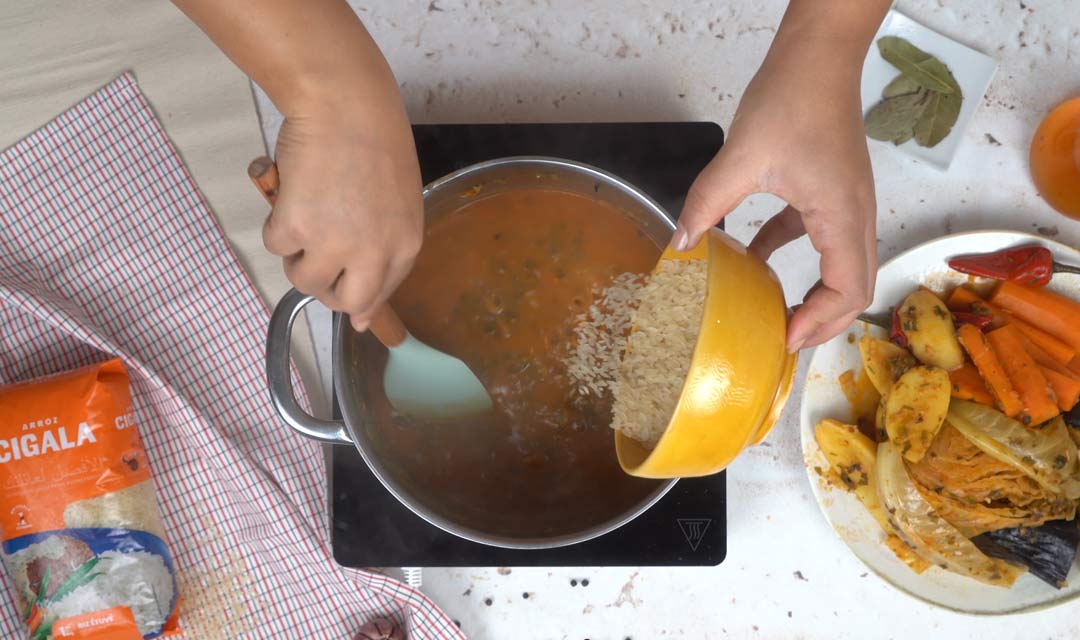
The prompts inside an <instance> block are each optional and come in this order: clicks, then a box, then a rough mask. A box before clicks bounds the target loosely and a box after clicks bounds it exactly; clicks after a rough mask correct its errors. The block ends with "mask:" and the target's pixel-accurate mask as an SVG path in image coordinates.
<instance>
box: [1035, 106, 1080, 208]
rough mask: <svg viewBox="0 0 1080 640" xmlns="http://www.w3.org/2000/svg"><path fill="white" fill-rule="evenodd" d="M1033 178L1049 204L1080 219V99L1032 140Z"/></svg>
mask: <svg viewBox="0 0 1080 640" xmlns="http://www.w3.org/2000/svg"><path fill="white" fill-rule="evenodd" d="M1030 158H1031V178H1032V180H1034V181H1035V188H1037V189H1038V190H1039V194H1040V195H1042V197H1043V199H1044V200H1046V202H1047V203H1049V205H1050V206H1051V207H1053V208H1055V209H1057V210H1058V211H1060V212H1061V213H1064V214H1065V215H1067V216H1069V217H1071V218H1076V219H1078V220H1080V98H1073V99H1071V100H1067V101H1065V102H1063V103H1061V104H1060V105H1058V106H1057V107H1055V108H1054V110H1053V111H1051V112H1050V113H1049V114H1048V115H1047V116H1046V119H1045V120H1043V121H1042V124H1040V125H1039V128H1038V129H1037V130H1036V131H1035V137H1033V138H1032V139H1031V156H1030Z"/></svg>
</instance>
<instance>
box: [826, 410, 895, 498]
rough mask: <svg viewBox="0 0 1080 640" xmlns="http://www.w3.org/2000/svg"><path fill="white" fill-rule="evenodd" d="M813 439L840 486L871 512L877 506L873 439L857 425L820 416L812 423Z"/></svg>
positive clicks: (875, 456) (875, 454) (875, 444)
mask: <svg viewBox="0 0 1080 640" xmlns="http://www.w3.org/2000/svg"><path fill="white" fill-rule="evenodd" d="M814 439H815V440H817V443H818V446H819V447H821V451H822V453H824V454H825V458H826V459H827V460H828V461H829V467H830V468H831V469H832V470H833V471H835V472H836V475H837V476H838V477H839V479H840V482H841V483H842V484H843V485H844V487H845V488H847V489H848V490H849V491H852V492H854V493H855V495H856V496H857V497H858V498H859V501H860V502H862V503H863V504H864V505H866V508H867V509H869V510H870V511H871V512H872V511H874V509H878V510H880V509H881V504H880V503H879V502H878V497H877V484H876V483H875V482H874V481H873V473H874V463H875V461H876V460H877V443H875V442H872V441H871V440H870V438H867V437H866V436H864V435H863V434H862V433H861V432H860V431H859V428H858V427H856V426H854V425H850V424H844V423H843V422H840V421H838V420H831V419H826V420H822V421H821V422H819V423H818V424H817V426H816V427H814ZM875 517H877V516H875Z"/></svg>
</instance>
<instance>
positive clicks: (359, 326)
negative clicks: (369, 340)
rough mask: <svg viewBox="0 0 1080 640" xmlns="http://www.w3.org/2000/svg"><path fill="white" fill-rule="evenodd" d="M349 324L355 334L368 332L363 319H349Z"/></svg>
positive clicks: (366, 324)
mask: <svg viewBox="0 0 1080 640" xmlns="http://www.w3.org/2000/svg"><path fill="white" fill-rule="evenodd" d="M349 323H350V324H351V325H352V328H353V329H354V330H356V332H357V333H363V332H365V331H367V330H368V321H367V320H365V319H364V318H349Z"/></svg>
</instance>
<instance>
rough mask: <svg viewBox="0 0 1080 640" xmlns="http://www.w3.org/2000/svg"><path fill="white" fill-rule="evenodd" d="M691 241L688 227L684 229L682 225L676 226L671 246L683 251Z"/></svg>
mask: <svg viewBox="0 0 1080 640" xmlns="http://www.w3.org/2000/svg"><path fill="white" fill-rule="evenodd" d="M689 242H690V234H688V233H686V229H683V227H682V225H679V226H677V227H675V235H673V236H671V248H672V249H674V250H676V251H678V252H680V253H681V252H683V251H686V245H687V244H689Z"/></svg>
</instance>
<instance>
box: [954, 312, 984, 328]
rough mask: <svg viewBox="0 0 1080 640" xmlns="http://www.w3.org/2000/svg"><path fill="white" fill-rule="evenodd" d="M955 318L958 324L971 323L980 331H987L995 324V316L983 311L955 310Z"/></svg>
mask: <svg viewBox="0 0 1080 640" xmlns="http://www.w3.org/2000/svg"><path fill="white" fill-rule="evenodd" d="M952 315H953V319H954V320H955V321H956V323H957V324H970V325H971V326H973V327H975V328H976V329H978V330H979V331H986V330H987V329H989V328H990V325H991V324H993V322H994V318H993V317H992V316H988V315H985V314H982V313H969V312H966V311H953V314H952Z"/></svg>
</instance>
